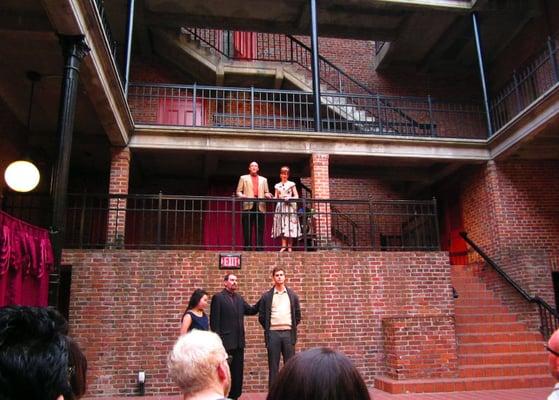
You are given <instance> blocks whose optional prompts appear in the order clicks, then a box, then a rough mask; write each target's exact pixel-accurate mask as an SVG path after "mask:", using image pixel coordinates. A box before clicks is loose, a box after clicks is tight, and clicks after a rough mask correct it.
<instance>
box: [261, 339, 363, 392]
mask: <svg viewBox="0 0 559 400" xmlns="http://www.w3.org/2000/svg"><path fill="white" fill-rule="evenodd" d="M266 399H267V400H370V399H371V397H370V395H369V391H368V389H367V386H366V385H365V381H363V378H362V377H361V374H359V371H357V369H356V368H355V367H354V366H353V364H352V363H351V361H350V360H349V358H347V357H346V356H345V355H343V354H342V353H340V352H337V351H334V350H331V349H328V348H326V347H315V348H313V349H310V350H306V351H303V352H301V353H298V354H297V355H295V356H293V357H291V359H290V360H289V361H288V362H287V363H286V364H285V366H284V367H283V368H282V370H281V371H280V373H279V374H278V376H277V378H276V380H275V381H274V382H273V383H272V387H271V388H270V391H269V392H268V397H267V398H266Z"/></svg>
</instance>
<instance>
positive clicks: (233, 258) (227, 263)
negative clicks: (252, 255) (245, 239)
mask: <svg viewBox="0 0 559 400" xmlns="http://www.w3.org/2000/svg"><path fill="white" fill-rule="evenodd" d="M219 269H241V255H240V254H239V253H229V254H220V255H219Z"/></svg>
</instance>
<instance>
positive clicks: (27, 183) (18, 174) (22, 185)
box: [4, 160, 41, 192]
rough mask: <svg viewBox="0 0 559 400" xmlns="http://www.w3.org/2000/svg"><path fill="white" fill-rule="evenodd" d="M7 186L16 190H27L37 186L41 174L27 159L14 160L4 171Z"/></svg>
mask: <svg viewBox="0 0 559 400" xmlns="http://www.w3.org/2000/svg"><path fill="white" fill-rule="evenodd" d="M4 179H5V180H6V183H7V184H8V186H9V187H10V188H11V189H12V190H15V191H16V192H29V191H31V190H33V189H35V188H36V187H37V185H38V184H39V180H40V179H41V175H40V174H39V170H38V169H37V167H36V166H35V165H33V164H32V163H30V162H29V161H23V160H20V161H14V162H13V163H11V164H10V165H8V168H6V172H5V173H4Z"/></svg>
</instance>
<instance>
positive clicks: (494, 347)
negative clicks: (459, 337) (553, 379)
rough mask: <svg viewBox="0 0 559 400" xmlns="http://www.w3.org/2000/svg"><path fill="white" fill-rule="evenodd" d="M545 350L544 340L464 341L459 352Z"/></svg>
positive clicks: (526, 351)
mask: <svg viewBox="0 0 559 400" xmlns="http://www.w3.org/2000/svg"><path fill="white" fill-rule="evenodd" d="M537 351H542V352H543V343H542V342H507V343H505V342H502V343H462V344H459V345H458V354H459V355H463V354H480V353H484V354H495V353H500V354H502V353H506V354H509V353H529V352H537Z"/></svg>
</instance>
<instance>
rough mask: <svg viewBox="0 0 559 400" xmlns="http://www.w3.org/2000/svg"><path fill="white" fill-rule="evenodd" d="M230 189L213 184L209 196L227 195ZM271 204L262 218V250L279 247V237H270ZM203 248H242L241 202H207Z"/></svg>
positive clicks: (226, 200) (227, 200)
mask: <svg viewBox="0 0 559 400" xmlns="http://www.w3.org/2000/svg"><path fill="white" fill-rule="evenodd" d="M229 194H231V189H230V188H229V189H227V188H223V187H218V186H213V187H211V188H210V196H227V195H229ZM272 210H273V205H272V204H268V213H267V214H266V216H265V218H264V250H274V249H276V250H277V249H279V247H280V243H281V242H280V241H279V239H272V237H271V227H272V223H273V219H274V215H273V213H272V212H271V211H272ZM203 243H204V248H206V249H207V250H223V251H227V250H231V247H233V250H243V225H242V221H241V202H240V201H235V202H233V201H232V200H230V199H223V200H211V201H208V202H207V206H206V210H205V213H204V242H203Z"/></svg>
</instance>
